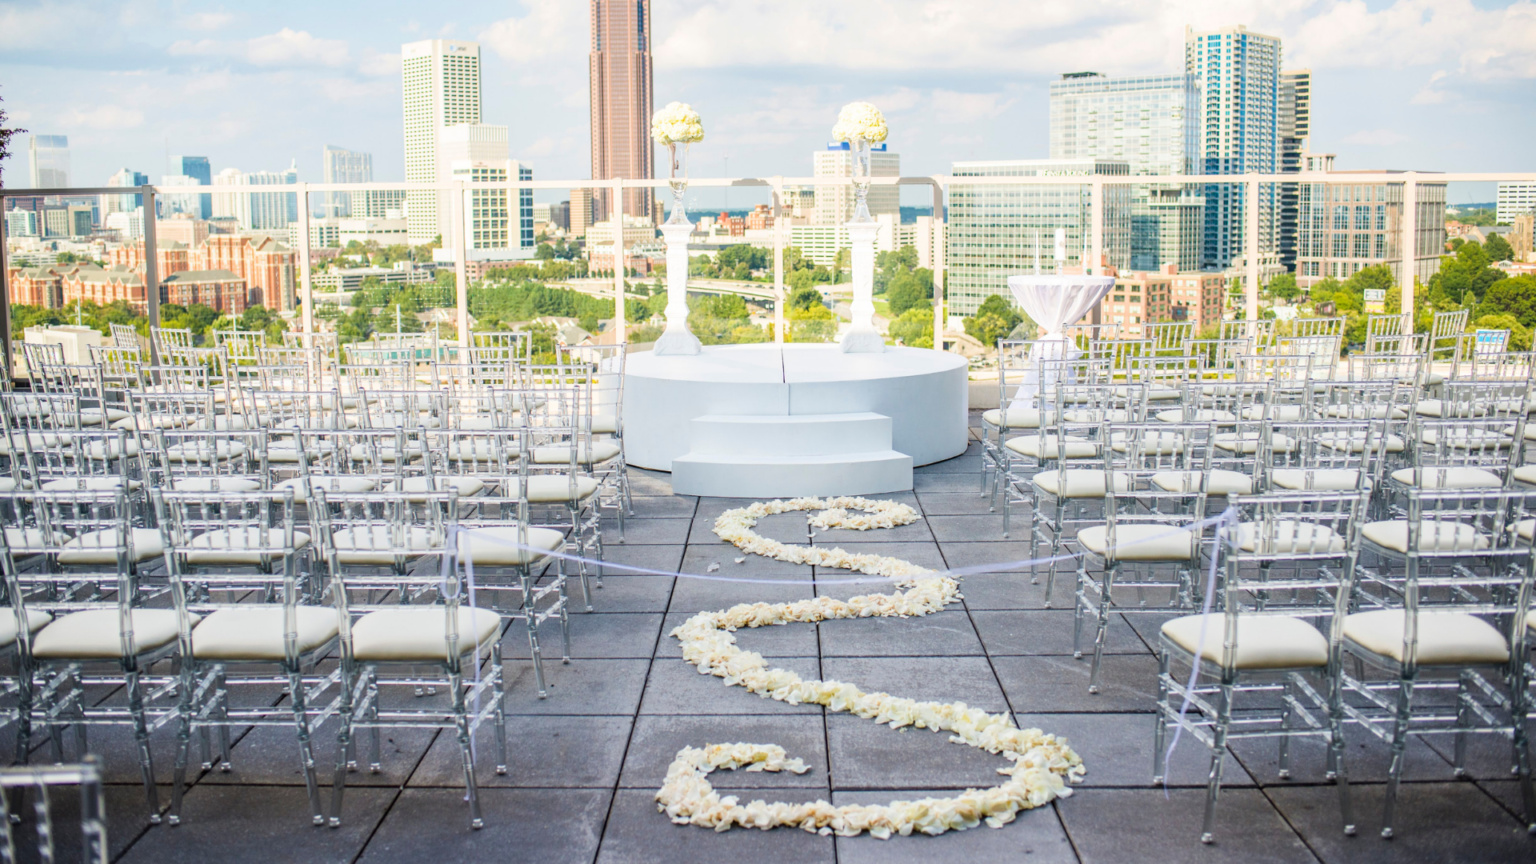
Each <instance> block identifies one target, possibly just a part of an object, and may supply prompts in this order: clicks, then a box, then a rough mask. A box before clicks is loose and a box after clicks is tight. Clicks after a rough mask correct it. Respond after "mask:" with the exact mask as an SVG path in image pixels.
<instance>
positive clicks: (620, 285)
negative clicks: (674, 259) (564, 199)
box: [608, 178, 686, 344]
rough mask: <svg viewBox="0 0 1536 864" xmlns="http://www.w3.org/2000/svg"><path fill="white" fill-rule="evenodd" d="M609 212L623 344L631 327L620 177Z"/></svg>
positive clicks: (616, 306) (615, 304)
mask: <svg viewBox="0 0 1536 864" xmlns="http://www.w3.org/2000/svg"><path fill="white" fill-rule="evenodd" d="M646 188H647V189H649V188H650V187H648V186H647V187H646ZM608 212H609V215H611V216H612V217H613V296H614V301H613V326H614V327H615V328H617V335H618V341H619V344H623V343H625V342H628V341H629V328H628V327H627V326H625V322H624V319H625V310H624V181H623V180H621V179H619V178H614V181H613V207H612V208H610V209H609V211H608ZM684 248H685V249H686V243H685V244H684ZM668 269H670V267H669V268H668ZM685 275H686V274H685Z"/></svg>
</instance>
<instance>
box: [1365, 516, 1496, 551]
mask: <svg viewBox="0 0 1536 864" xmlns="http://www.w3.org/2000/svg"><path fill="white" fill-rule="evenodd" d="M1421 525H1422V526H1423V527H1422V530H1421V532H1420V534H1419V549H1418V551H1420V552H1471V551H1473V550H1477V549H1487V548H1488V538H1487V537H1484V536H1483V535H1482V534H1479V533H1478V531H1477V529H1476V528H1474V527H1472V526H1471V525H1467V524H1465V523H1462V522H1431V521H1429V520H1425V521H1424V522H1422V523H1421ZM1360 536H1362V537H1364V538H1365V539H1367V540H1369V541H1371V542H1372V543H1375V544H1376V545H1377V546H1381V547H1383V548H1386V549H1393V550H1396V551H1398V552H1402V553H1405V554H1406V553H1407V552H1408V520H1407V519H1391V520H1387V521H1383V522H1369V523H1366V525H1365V527H1364V528H1361V529H1360Z"/></svg>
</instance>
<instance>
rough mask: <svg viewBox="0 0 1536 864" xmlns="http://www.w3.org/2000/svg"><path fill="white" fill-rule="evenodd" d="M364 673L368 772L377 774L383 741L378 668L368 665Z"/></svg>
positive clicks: (379, 769)
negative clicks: (380, 725)
mask: <svg viewBox="0 0 1536 864" xmlns="http://www.w3.org/2000/svg"><path fill="white" fill-rule="evenodd" d="M365 675H366V677H367V680H368V713H367V717H368V773H369V774H377V773H379V772H380V771H382V770H384V762H383V757H382V756H381V755H380V751H381V750H382V749H383V747H382V744H383V742H382V741H380V740H379V739H380V736H381V734H382V733H380V731H379V670H377V669H375V668H373V667H371V666H370V667H368V671H367V672H366V673H365Z"/></svg>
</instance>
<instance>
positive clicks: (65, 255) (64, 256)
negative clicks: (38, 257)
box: [54, 252, 91, 264]
mask: <svg viewBox="0 0 1536 864" xmlns="http://www.w3.org/2000/svg"><path fill="white" fill-rule="evenodd" d="M90 261H91V259H89V258H87V257H85V256H84V255H76V254H75V253H73V252H60V253H59V254H58V255H57V256H55V257H54V263H55V264H74V263H76V262H79V263H81V264H89V263H90Z"/></svg>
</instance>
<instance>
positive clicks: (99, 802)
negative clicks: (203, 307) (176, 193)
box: [0, 325, 117, 864]
mask: <svg viewBox="0 0 1536 864" xmlns="http://www.w3.org/2000/svg"><path fill="white" fill-rule="evenodd" d="M114 326H117V325H114ZM62 786H78V787H80V789H79V800H80V851H79V857H78V860H80V861H81V862H83V864H107V862H108V861H109V860H111V857H110V854H109V853H110V849H111V847H110V844H109V843H108V842H107V797H106V786H105V785H104V783H103V780H102V769H101V757H99V756H97V755H95V754H86V755H85V756H84V757H83V759H82V761H80V762H78V763H73V764H62V765H13V766H11V767H10V768H4V769H0V796H5V797H6V799H7V800H10V799H9V796H10V795H11V790H27V791H30V792H31V793H32V796H31V798H32V809H33V813H34V814H35V816H36V819H35V833H36V840H37V842H36V852H35V854H32V855H21V856H18V854H17V852H18V850H27V849H28V847H27V846H24V845H20V844H19V843H18V841H19V840H20V837H19V836H18V835H19V832H20V831H21V826H20V825H19V824H17V823H19V822H20V814H16V816H17V819H16V823H13V822H12V819H11V814H10V813H5V814H3V815H4V816H5V818H4V819H3V820H0V825H4V841H3V842H4V844H5V847H4V854H5V860H7V861H22V860H29V859H31V858H36V860H38V861H60V860H65V859H63V858H61V857H60V856H59V855H58V850H57V849H56V848H55V841H56V840H57V839H58V837H59V836H60V833H61V832H60V830H59V817H58V816H57V814H55V813H54V812H53V805H54V803H56V799H57V795H56V794H55V793H54V790H58V789H59V787H62Z"/></svg>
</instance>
